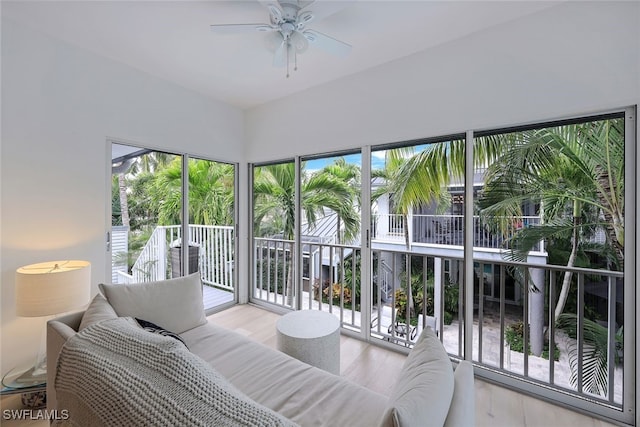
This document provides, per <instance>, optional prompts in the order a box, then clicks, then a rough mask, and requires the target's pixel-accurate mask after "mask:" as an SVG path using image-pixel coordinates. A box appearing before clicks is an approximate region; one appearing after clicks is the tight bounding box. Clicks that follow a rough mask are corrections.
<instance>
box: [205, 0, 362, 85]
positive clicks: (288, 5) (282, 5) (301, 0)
mask: <svg viewBox="0 0 640 427" xmlns="http://www.w3.org/2000/svg"><path fill="white" fill-rule="evenodd" d="M258 1H259V2H260V3H261V4H262V5H263V6H264V7H265V8H266V9H267V10H268V11H269V23H268V24H213V25H211V31H213V32H215V33H223V34H226V33H238V32H264V33H269V34H268V36H267V39H266V43H267V47H269V48H270V49H271V50H272V51H273V52H274V57H273V65H274V66H276V67H284V66H286V67H287V77H289V62H290V60H291V58H292V57H293V62H294V70H297V55H298V54H301V53H303V52H305V51H306V50H307V48H308V47H309V45H310V44H311V45H312V46H317V47H319V48H322V49H324V50H326V51H327V52H329V53H332V54H334V55H337V56H342V57H344V56H347V55H348V54H349V52H351V45H349V44H347V43H344V42H342V41H340V40H336V39H334V38H333V37H330V36H328V35H326V34H323V33H321V32H319V31H315V30H312V29H308V28H307V24H309V23H310V22H312V21H319V20H320V19H322V18H324V17H326V16H328V15H331V14H332V13H335V12H337V10H338V9H336V5H339V6H338V7H339V8H344V7H345V5H346V3H345V2H317V3H316V2H315V0H258ZM314 3H315V4H316V5H318V4H323V6H324V7H321V8H318V10H317V12H313V11H311V10H309V6H310V5H312V4H314Z"/></svg>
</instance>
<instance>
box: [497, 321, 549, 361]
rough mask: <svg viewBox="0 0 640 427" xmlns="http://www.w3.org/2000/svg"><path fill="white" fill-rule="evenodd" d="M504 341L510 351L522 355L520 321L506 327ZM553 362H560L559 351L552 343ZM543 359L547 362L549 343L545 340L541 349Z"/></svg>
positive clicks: (522, 328) (522, 331) (522, 335)
mask: <svg viewBox="0 0 640 427" xmlns="http://www.w3.org/2000/svg"><path fill="white" fill-rule="evenodd" d="M504 339H505V341H506V342H507V343H508V344H509V346H510V348H511V350H513V351H517V352H519V353H522V352H523V351H522V350H523V348H524V324H523V323H522V321H518V322H516V323H514V324H512V325H509V326H507V328H506V329H505V331H504ZM528 344H529V354H531V355H533V353H531V343H530V342H529V343H528ZM553 353H554V354H553V360H556V361H557V360H560V350H559V349H558V346H556V343H555V342H554V343H553ZM541 357H542V358H543V359H547V360H549V341H548V340H545V343H544V347H543V349H542V355H541Z"/></svg>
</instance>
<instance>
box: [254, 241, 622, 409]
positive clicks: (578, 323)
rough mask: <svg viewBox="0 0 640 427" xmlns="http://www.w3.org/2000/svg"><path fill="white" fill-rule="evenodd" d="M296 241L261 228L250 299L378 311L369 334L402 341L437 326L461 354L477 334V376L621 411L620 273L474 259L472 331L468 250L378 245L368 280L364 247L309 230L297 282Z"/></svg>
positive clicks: (340, 312) (351, 312)
mask: <svg viewBox="0 0 640 427" xmlns="http://www.w3.org/2000/svg"><path fill="white" fill-rule="evenodd" d="M295 246H296V245H295V242H293V241H283V240H278V239H267V238H256V239H255V245H254V253H255V257H256V258H255V262H256V264H255V277H254V285H253V287H252V299H253V300H254V301H263V302H269V303H271V304H276V305H278V306H280V307H283V308H293V309H314V310H323V311H327V312H330V313H333V314H334V315H335V316H336V317H338V318H339V319H340V320H341V322H342V326H343V328H345V329H348V330H351V331H356V332H361V333H363V327H362V326H363V325H362V321H363V319H365V318H366V319H370V321H371V323H370V325H368V327H367V328H364V329H366V330H368V331H369V336H370V338H371V339H378V340H380V341H383V342H385V343H386V345H394V346H400V347H403V348H407V347H411V346H413V343H414V342H415V340H416V339H417V337H418V336H419V335H420V331H421V330H422V328H424V327H426V326H430V327H432V328H433V329H434V330H435V331H436V332H437V334H438V336H439V338H440V340H441V341H442V342H443V344H444V346H445V348H446V350H447V352H448V353H449V355H450V356H451V357H453V358H457V359H462V358H464V357H465V346H470V351H471V354H472V360H473V362H474V364H475V365H476V367H477V370H476V372H477V373H478V374H479V375H481V376H484V377H486V378H490V379H492V380H496V381H500V382H503V383H505V384H508V385H510V386H512V387H520V388H523V389H527V390H529V391H532V392H533V393H536V394H539V395H541V396H543V397H546V398H552V399H556V400H559V401H562V402H563V403H565V404H569V405H573V406H575V407H577V408H581V409H583V410H586V411H590V412H596V413H600V414H601V415H604V416H607V417H610V418H614V419H615V418H618V419H620V414H621V413H622V411H623V400H624V399H623V398H624V395H625V389H624V387H625V386H626V384H631V382H629V383H625V381H624V376H625V374H628V373H629V372H630V371H629V370H628V369H627V370H626V371H625V359H624V357H623V355H624V339H623V336H622V331H623V323H624V313H623V308H622V307H623V304H622V301H623V296H624V295H623V286H622V280H623V274H622V273H620V272H612V271H606V270H591V269H583V268H568V267H564V266H555V265H547V264H534V263H515V262H510V261H506V260H502V261H492V262H491V263H488V262H487V261H481V260H475V259H474V268H473V271H474V277H473V283H474V285H473V309H472V312H473V317H472V318H471V319H469V322H471V325H472V326H471V330H472V331H473V332H472V339H471V340H470V341H469V342H465V336H466V330H465V329H466V328H465V316H464V313H465V298H464V295H465V285H464V284H465V283H466V282H465V280H464V264H463V259H462V257H459V258H456V257H446V258H444V257H438V256H433V255H425V254H417V253H412V252H408V251H406V250H382V249H375V247H374V249H372V262H373V268H372V273H373V274H372V283H370V284H369V283H367V284H364V283H360V279H359V278H360V273H359V268H360V256H361V254H362V253H361V249H360V248H359V247H356V246H347V245H334V244H317V243H306V242H303V243H302V244H301V246H302V248H303V263H302V264H303V265H302V269H303V274H302V277H303V278H302V283H300V285H299V286H296V285H294V283H296V280H294V278H295V274H294V272H293V267H292V266H293V264H292V262H291V261H292V253H293V250H294V248H295ZM566 274H570V275H571V283H572V286H571V287H570V290H569V296H568V302H567V304H566V306H565V309H564V311H563V316H562V318H561V320H562V324H560V323H559V322H558V321H557V320H556V318H555V316H554V315H553V313H554V311H555V308H556V304H557V300H558V295H560V291H561V287H562V281H563V279H564V277H565V275H566ZM287 280H291V282H287ZM361 286H369V287H370V290H371V295H372V300H371V301H370V302H368V303H367V302H366V301H362V300H361V299H360V296H361V295H362V292H361V291H362V289H361ZM365 309H366V310H370V313H369V314H367V315H366V316H364V315H363V314H364V313H363V310H365ZM467 339H468V338H467ZM523 349H529V351H524V352H523ZM629 362H633V360H629ZM631 369H632V368H631ZM594 402H595V403H596V404H597V405H596V407H597V410H595V411H594Z"/></svg>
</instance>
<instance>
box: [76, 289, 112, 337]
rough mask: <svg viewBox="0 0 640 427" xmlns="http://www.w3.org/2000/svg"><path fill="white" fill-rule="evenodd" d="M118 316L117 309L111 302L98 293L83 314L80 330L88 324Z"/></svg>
mask: <svg viewBox="0 0 640 427" xmlns="http://www.w3.org/2000/svg"><path fill="white" fill-rule="evenodd" d="M116 317H118V314H117V313H116V311H115V310H114V309H113V307H111V304H109V302H108V301H107V300H106V299H104V297H103V296H102V295H100V294H97V295H96V296H95V297H94V298H93V300H92V301H91V304H89V307H87V310H86V311H85V312H84V314H83V315H82V320H81V321H80V327H79V328H78V331H81V330H83V329H84V328H86V327H87V326H91V325H93V324H94V323H97V322H101V321H103V320H108V319H115V318H116Z"/></svg>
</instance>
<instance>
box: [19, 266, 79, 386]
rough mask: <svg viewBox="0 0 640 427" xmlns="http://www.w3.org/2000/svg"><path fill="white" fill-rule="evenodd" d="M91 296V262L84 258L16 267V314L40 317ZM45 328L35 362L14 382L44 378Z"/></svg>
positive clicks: (33, 381)
mask: <svg viewBox="0 0 640 427" xmlns="http://www.w3.org/2000/svg"><path fill="white" fill-rule="evenodd" d="M90 297H91V264H90V263H89V262H87V261H77V260H72V261H49V262H42V263H38V264H31V265H26V266H24V267H20V268H18V269H17V270H16V314H17V315H18V316H23V317H40V316H51V315H55V314H61V313H65V312H68V311H71V310H73V309H76V308H79V307H81V306H83V305H85V304H87V303H88V302H89V298H90ZM46 373H47V359H46V328H45V329H44V332H43V339H41V343H40V351H39V352H38V356H37V358H36V362H35V364H34V366H33V367H32V368H30V369H28V370H27V371H26V372H24V373H23V374H22V375H20V376H19V377H18V378H17V379H16V380H15V381H14V382H16V381H17V384H20V383H22V384H28V383H29V382H30V381H31V383H33V384H35V383H37V381H39V380H41V379H42V378H43V377H44V378H46Z"/></svg>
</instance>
